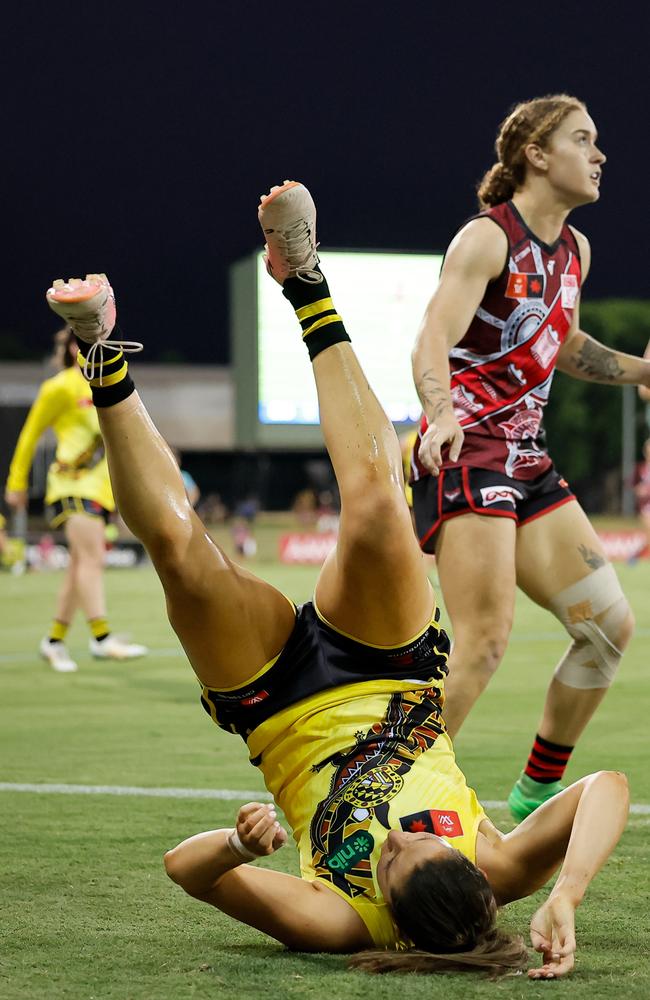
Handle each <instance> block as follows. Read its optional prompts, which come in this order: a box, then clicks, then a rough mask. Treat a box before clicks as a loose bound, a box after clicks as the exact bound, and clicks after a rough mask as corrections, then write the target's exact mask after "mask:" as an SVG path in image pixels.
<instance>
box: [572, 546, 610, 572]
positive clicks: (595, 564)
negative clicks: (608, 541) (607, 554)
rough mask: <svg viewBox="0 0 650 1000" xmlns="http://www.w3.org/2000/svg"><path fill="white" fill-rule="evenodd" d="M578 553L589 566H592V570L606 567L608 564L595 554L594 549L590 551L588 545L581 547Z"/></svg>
mask: <svg viewBox="0 0 650 1000" xmlns="http://www.w3.org/2000/svg"><path fill="white" fill-rule="evenodd" d="M578 552H579V553H580V555H581V556H582V558H583V559H584V561H585V562H586V563H587V566H591V568H592V569H600V567H601V566H604V565H605V563H606V562H607V560H606V559H603V557H602V556H601V555H599V554H598V552H594V550H593V549H588V548H587V546H586V545H579V546H578Z"/></svg>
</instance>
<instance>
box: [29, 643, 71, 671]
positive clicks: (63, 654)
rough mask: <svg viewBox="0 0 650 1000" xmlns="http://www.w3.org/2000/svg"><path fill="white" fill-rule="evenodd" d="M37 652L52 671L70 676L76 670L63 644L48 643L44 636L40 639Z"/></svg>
mask: <svg viewBox="0 0 650 1000" xmlns="http://www.w3.org/2000/svg"><path fill="white" fill-rule="evenodd" d="M38 651H39V653H40V654H41V656H42V657H43V659H44V660H47V662H48V663H49V665H50V666H51V667H52V670H56V671H57V673H59V674H70V673H72V672H73V671H75V670H77V669H78V668H77V664H76V663H75V662H74V660H73V659H72V657H71V656H70V653H69V652H68V650H67V647H66V645H65V643H63V642H50V640H49V639H48V638H47V636H46V637H45V638H44V639H41V644H40V646H39V647H38Z"/></svg>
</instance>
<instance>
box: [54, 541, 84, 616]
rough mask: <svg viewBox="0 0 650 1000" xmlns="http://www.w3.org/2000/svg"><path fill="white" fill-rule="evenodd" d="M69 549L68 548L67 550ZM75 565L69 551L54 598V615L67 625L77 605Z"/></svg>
mask: <svg viewBox="0 0 650 1000" xmlns="http://www.w3.org/2000/svg"><path fill="white" fill-rule="evenodd" d="M68 551H70V550H68ZM75 575H76V567H75V560H74V556H73V554H72V552H71V551H70V562H69V563H68V566H67V569H66V571H65V573H64V576H63V582H62V584H61V587H60V588H59V593H58V594H57V598H56V610H55V612H54V617H55V618H56V620H57V621H59V622H64V623H65V624H66V625H69V624H70V623H71V622H72V619H73V618H74V616H75V612H76V610H77V608H78V607H79V601H78V599H77V585H76V583H75Z"/></svg>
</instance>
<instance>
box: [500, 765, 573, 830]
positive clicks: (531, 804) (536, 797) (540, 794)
mask: <svg viewBox="0 0 650 1000" xmlns="http://www.w3.org/2000/svg"><path fill="white" fill-rule="evenodd" d="M563 788H564V785H563V784H562V782H561V781H551V782H548V783H546V784H545V783H543V782H541V781H535V780H534V779H533V778H530V777H529V776H528V775H527V774H524V773H523V772H522V773H521V774H520V776H519V778H518V780H517V781H516V782H515V784H514V786H513V789H512V791H511V792H510V795H509V796H508V806H509V808H510V812H511V814H512V816H513V818H514V819H516V820H517V822H518V823H521V821H522V820H523V819H526V816H530V814H531V813H533V812H535V810H536V809H539V807H540V806H541V805H542V804H543V803H544V802H547V801H548V800H549V799H552V798H553V796H554V795H557V793H558V792H561V791H562V789H563Z"/></svg>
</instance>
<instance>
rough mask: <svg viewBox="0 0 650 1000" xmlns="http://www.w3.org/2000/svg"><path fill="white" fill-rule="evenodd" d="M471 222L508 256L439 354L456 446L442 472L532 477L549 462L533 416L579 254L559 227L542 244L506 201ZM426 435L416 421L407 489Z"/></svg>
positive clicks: (419, 469) (561, 329)
mask: <svg viewBox="0 0 650 1000" xmlns="http://www.w3.org/2000/svg"><path fill="white" fill-rule="evenodd" d="M477 218H488V219H492V220H493V222H495V223H496V224H497V225H498V226H500V227H501V229H503V231H504V232H505V234H506V236H507V237H508V247H509V249H508V259H507V261H506V264H505V267H504V269H503V272H502V274H501V275H500V276H499V277H498V278H497V279H496V280H495V281H493V282H491V283H490V284H489V285H488V287H487V289H486V292H485V295H484V296H483V300H482V302H481V304H480V306H479V308H478V309H477V310H476V314H475V315H474V318H473V319H472V322H471V323H470V326H469V329H468V330H467V333H466V334H465V336H464V337H463V338H462V340H461V341H460V342H459V343H458V344H457V345H456V347H455V348H453V349H452V350H451V351H450V353H449V363H450V369H451V397H452V401H453V405H454V413H455V415H456V418H457V419H458V421H459V422H460V424H461V426H462V428H463V430H464V432H465V440H464V444H463V448H462V451H461V454H460V457H459V460H458V462H456V463H452V462H450V461H449V459H448V457H446V455H445V454H444V453H443V459H444V461H443V466H442V467H443V468H452V467H454V466H457V465H461V466H473V467H475V468H482V469H492V470H494V471H497V472H501V473H504V474H505V475H507V476H509V477H510V478H512V479H524V480H527V479H535V478H536V477H537V476H540V475H541V474H542V473H543V472H545V471H546V470H547V469H548V468H549V467H550V465H551V460H550V458H549V456H548V453H547V451H546V445H545V438H544V432H543V429H542V413H543V409H544V406H545V405H546V402H547V400H548V396H549V392H550V389H551V382H552V380H553V373H554V369H555V364H556V360H557V355H558V351H559V350H560V347H561V346H562V344H563V342H564V340H565V338H566V335H567V332H568V330H569V327H570V325H571V320H572V317H573V311H574V309H575V307H576V305H577V301H578V295H579V293H580V283H581V268H580V254H579V248H578V244H577V240H576V238H575V236H574V234H573V232H572V230H571V228H570V226H568V225H566V224H565V225H564V226H563V227H562V231H561V233H560V236H559V237H558V239H557V240H556V241H555V243H553V244H552V245H548V244H545V243H542V242H541V241H540V240H539V239H538V238H537V237H536V236H535V235H534V233H532V232H531V231H530V230H529V229H528V227H527V225H526V223H525V222H524V220H523V219H522V217H521V216H520V214H519V212H518V211H517V209H516V208H515V206H514V205H513V204H512V202H507V203H504V204H502V205H497V206H496V207H494V208H491V209H489V210H488V211H486V212H483V213H481V215H480V216H477ZM426 428H427V422H426V418H424V417H423V418H422V423H421V427H420V434H419V437H418V440H417V441H416V443H415V448H414V452H413V461H412V465H411V472H412V475H411V481H412V482H415V481H417V480H418V479H422V478H424V477H425V476H428V475H429V473H428V471H427V470H426V469H425V467H424V466H423V465H422V464H421V463H420V462H419V460H418V458H417V454H418V449H419V445H420V440H421V438H422V434H423V433H424V431H425V430H426Z"/></svg>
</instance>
